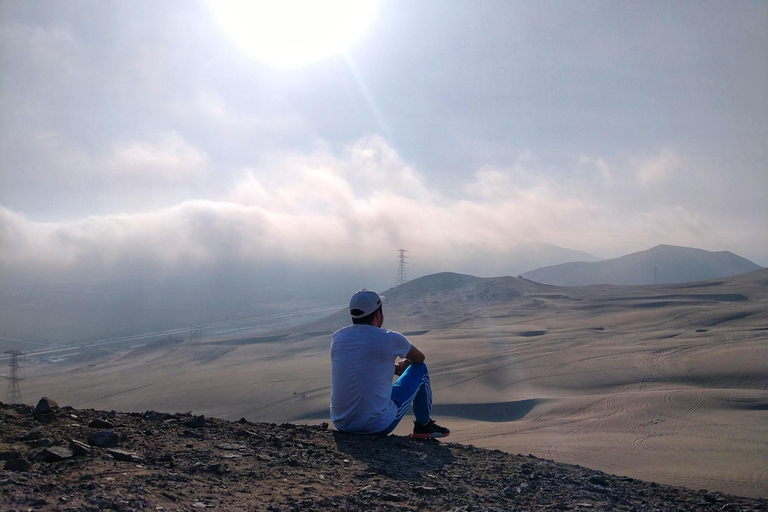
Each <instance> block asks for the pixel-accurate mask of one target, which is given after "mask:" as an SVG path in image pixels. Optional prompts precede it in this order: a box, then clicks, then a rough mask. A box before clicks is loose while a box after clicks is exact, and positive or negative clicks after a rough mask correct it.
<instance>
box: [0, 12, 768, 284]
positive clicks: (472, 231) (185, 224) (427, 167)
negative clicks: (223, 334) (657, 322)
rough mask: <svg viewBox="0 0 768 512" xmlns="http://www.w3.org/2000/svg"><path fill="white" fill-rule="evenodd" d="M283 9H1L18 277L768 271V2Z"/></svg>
mask: <svg viewBox="0 0 768 512" xmlns="http://www.w3.org/2000/svg"><path fill="white" fill-rule="evenodd" d="M220 4H221V2H217V4H216V5H220ZM292 5H293V4H292ZM266 6H272V8H274V9H278V7H277V4H275V3H273V2H266V3H264V4H251V6H250V7H249V8H245V7H244V6H243V5H240V6H238V5H235V11H234V14H231V13H230V14H228V13H227V12H223V10H221V11H220V10H215V9H212V7H211V4H209V3H207V2H203V1H199V2H193V3H189V2H175V1H172V2H166V3H164V4H163V5H162V6H159V5H157V4H155V3H152V2H142V1H139V2H131V3H127V4H123V3H116V2H101V3H96V4H94V3H90V2H80V1H74V2H67V3H58V2H47V3H44V7H42V8H41V4H40V3H34V4H32V3H28V2H17V1H3V2H2V3H0V12H1V14H2V16H0V29H1V30H2V45H1V46H0V57H2V58H1V59H0V71H1V73H0V95H2V97H3V101H2V103H0V121H2V132H0V167H1V168H2V174H1V175H0V244H1V245H0V284H2V283H8V282H9V281H10V280H12V279H13V278H19V279H20V278H22V277H27V278H30V279H33V278H34V279H37V280H39V281H41V282H66V281H78V280H93V281H108V280H119V279H142V278H155V277H167V276H194V275H199V274H204V275H207V274H216V273H217V272H227V273H235V272H236V271H238V270H242V272H241V273H240V276H244V275H247V274H248V273H262V274H276V275H280V274H285V275H297V274H299V275H302V274H303V275H307V276H310V275H311V274H312V273H321V274H322V273H329V274H334V275H335V274H339V275H343V274H347V275H350V276H360V279H361V281H365V282H366V284H368V285H372V286H380V285H381V284H386V283H390V282H393V280H394V277H395V272H396V265H397V260H396V258H397V253H396V251H397V250H398V249H400V248H404V249H408V250H409V251H411V252H410V256H412V259H411V260H409V263H410V266H409V267H408V271H409V272H410V273H411V274H412V275H415V276H420V275H427V274H430V273H434V272H437V271H454V272H460V273H467V274H472V275H479V276H494V275H510V274H515V273H518V272H523V271H526V270H531V269H532V267H530V266H526V265H525V264H520V261H522V260H524V259H525V258H528V261H535V257H532V256H531V254H535V251H536V250H537V249H536V248H537V247H538V248H540V247H542V245H543V244H553V245H554V246H557V247H561V248H565V249H568V250H570V251H580V252H582V253H590V254H592V255H593V256H595V257H597V258H600V259H607V258H614V257H617V256H621V255H624V254H629V253H632V252H636V251H640V250H645V249H648V248H650V247H653V246H656V245H659V244H672V245H680V246H687V247H696V248H701V249H705V250H709V251H731V252H733V253H735V254H738V255H740V256H743V257H745V258H747V259H749V260H751V261H753V262H755V263H757V264H758V265H761V266H768V227H767V225H766V223H765V219H766V218H768V203H766V201H765V197H766V195H768V194H767V193H768V172H766V171H767V169H766V163H765V154H766V153H765V151H766V142H765V141H766V140H768V123H766V119H768V32H766V30H765V27H766V22H768V5H766V4H765V2H760V1H745V2H739V3H736V4H723V3H717V2H693V1H685V2H676V3H673V4H658V3H645V2H618V3H617V2H607V1H598V2H592V3H581V2H578V3H577V2H573V3H568V2H554V1H549V2H532V1H516V2H501V1H492V2H482V3H472V2H467V3H450V4H444V3H442V2H440V3H437V2H419V3H417V4H414V3H412V2H404V1H393V2H373V3H370V4H366V3H361V2H352V3H349V4H347V5H346V6H344V5H343V3H342V4H340V6H339V5H335V4H333V3H325V4H323V8H322V9H321V10H320V11H312V7H311V4H305V5H303V6H302V4H298V5H293V7H292V11H290V12H288V13H287V14H286V13H285V12H273V11H265V10H263V9H265V8H266ZM368 7H370V9H368ZM337 9H340V10H337ZM345 9H346V10H345ZM214 11H215V12H214ZM257 26H258V27H262V28H261V29H259V30H254V27H257ZM270 27H272V28H276V30H275V31H274V32H269V31H268V30H267V29H269V28H270ZM256 33H258V34H262V33H263V34H267V33H272V35H271V36H267V37H266V38H264V39H261V40H253V37H254V34H256ZM283 36H285V37H283ZM321 50H322V51H321ZM390 276H391V277H390ZM384 277H386V281H384ZM377 279H381V280H382V283H381V284H380V283H378V282H376V280H377ZM371 281H374V282H373V283H371Z"/></svg>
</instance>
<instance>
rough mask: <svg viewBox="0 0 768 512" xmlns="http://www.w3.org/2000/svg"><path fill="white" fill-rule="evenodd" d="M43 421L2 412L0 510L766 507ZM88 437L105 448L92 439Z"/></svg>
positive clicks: (184, 426) (417, 461)
mask: <svg viewBox="0 0 768 512" xmlns="http://www.w3.org/2000/svg"><path fill="white" fill-rule="evenodd" d="M46 414H48V415H49V416H50V417H49V418H47V419H46V420H44V421H42V422H40V421H39V419H38V416H39V415H35V414H33V413H32V410H31V408H28V407H25V406H10V405H3V404H0V425H2V429H0V460H3V461H4V466H3V468H2V469H3V470H2V471H0V510H3V511H7V512H13V511H22V510H24V511H26V510H35V511H61V512H65V511H80V510H87V511H91V510H94V511H96V510H120V511H126V512H128V511H138V510H197V509H210V510H224V511H226V510H249V511H261V510H264V511H286V512H287V511H313V510H338V511H368V510H398V511H400V510H411V511H426V510H442V511H453V512H464V511H466V512H469V511H475V512H480V511H502V510H528V511H544V510H620V511H621V510H623V511H645V510H654V511H668V510H711V511H715V510H717V511H720V510H729V511H757V510H768V502H767V501H766V500H763V499H753V498H743V497H738V496H730V495H725V494H721V493H716V492H707V491H699V490H691V489H686V488H682V487H670V486H664V485H658V484H655V483H652V482H642V481H639V480H634V479H632V478H626V477H621V476H615V475H608V474H604V473H599V472H595V471H594V470H590V469H587V468H582V467H579V466H571V465H565V464H558V463H555V462H552V461H548V460H542V459H538V458H535V457H533V456H522V455H512V454H509V453H504V452H500V451H496V450H494V451H490V450H482V449H479V448H474V447H472V446H464V445H459V444H453V443H441V442H438V441H434V440H433V441H417V440H413V439H410V438H405V437H397V436H389V437H385V438H382V437H376V436H354V435H350V434H343V433H340V432H337V431H333V430H329V429H328V426H327V425H320V426H302V425H291V424H284V425H274V424H266V423H249V422H247V421H245V420H240V421H237V422H230V421H224V420H220V419H217V418H205V419H204V421H202V418H201V417H197V418H200V419H195V417H193V416H192V415H190V414H166V413H162V414H161V413H157V414H154V415H152V417H151V418H150V416H149V415H147V414H139V413H119V412H115V413H112V412H111V413H109V414H108V417H109V420H108V421H109V423H111V424H112V425H113V428H112V429H110V430H106V431H105V430H99V429H101V428H103V427H102V423H100V422H98V421H96V422H94V420H99V419H102V420H103V418H105V417H107V413H104V412H103V411H94V410H74V409H71V408H61V409H60V408H58V407H56V406H53V407H51V409H50V410H49V411H48V412H47V413H46ZM158 418H162V419H161V420H160V422H158ZM193 425H194V426H193ZM104 432H109V433H111V434H112V435H106V434H103V433H104ZM99 433H101V434H103V435H105V437H107V438H109V439H110V441H109V443H115V445H116V446H105V447H102V446H100V445H99V444H96V443H90V440H91V439H93V435H94V434H99ZM42 440H46V441H47V442H49V443H50V445H49V446H46V447H44V448H40V447H39V446H33V445H34V444H35V443H39V442H40V441H42ZM86 440H87V441H88V442H89V443H90V444H91V446H89V444H86ZM109 443H108V444H109Z"/></svg>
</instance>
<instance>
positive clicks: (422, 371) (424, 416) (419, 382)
mask: <svg viewBox="0 0 768 512" xmlns="http://www.w3.org/2000/svg"><path fill="white" fill-rule="evenodd" d="M392 401H393V402H395V404H396V405H397V414H396V415H395V419H394V421H392V423H391V424H390V425H389V426H388V427H387V428H385V429H384V430H382V431H381V432H378V434H379V435H383V436H386V435H388V434H390V433H391V432H392V431H393V430H395V427H397V425H398V423H400V420H401V419H403V416H404V415H405V413H406V412H408V409H409V408H410V407H411V404H413V414H414V415H415V416H416V421H418V422H419V423H421V424H422V425H425V424H427V423H429V419H430V415H431V413H432V388H431V387H430V385H429V373H428V372H427V365H425V364H424V363H418V364H411V365H410V366H409V367H408V368H406V369H405V371H404V372H403V374H402V375H400V378H399V379H397V381H395V383H394V384H392Z"/></svg>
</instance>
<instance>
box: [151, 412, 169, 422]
mask: <svg viewBox="0 0 768 512" xmlns="http://www.w3.org/2000/svg"><path fill="white" fill-rule="evenodd" d="M144 417H145V418H147V419H148V420H151V421H165V420H169V419H173V414H168V413H167V412H157V411H147V412H145V413H144Z"/></svg>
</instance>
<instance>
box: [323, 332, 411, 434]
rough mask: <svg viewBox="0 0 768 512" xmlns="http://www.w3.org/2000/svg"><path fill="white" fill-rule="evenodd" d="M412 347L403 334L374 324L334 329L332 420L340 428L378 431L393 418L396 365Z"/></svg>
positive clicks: (332, 348) (361, 431) (332, 346)
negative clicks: (396, 358) (396, 361)
mask: <svg viewBox="0 0 768 512" xmlns="http://www.w3.org/2000/svg"><path fill="white" fill-rule="evenodd" d="M410 348H411V344H410V342H409V341H408V340H407V339H406V338H405V336H403V335H402V334H400V333H397V332H394V331H388V330H385V329H381V328H379V327H376V326H373V325H366V324H359V325H350V326H348V327H345V328H343V329H340V330H339V331H337V332H336V333H334V335H333V342H332V343H331V373H332V391H331V420H333V423H334V425H336V427H337V428H339V429H341V430H345V431H349V432H360V433H376V432H379V431H381V430H383V429H385V428H386V427H387V426H388V425H389V424H390V423H391V422H392V421H393V419H394V418H395V414H396V412H397V407H396V406H395V404H394V403H393V402H392V400H391V394H392V377H393V375H394V373H393V372H394V366H393V365H394V361H395V357H398V356H399V357H405V356H406V354H407V353H408V351H409V350H410Z"/></svg>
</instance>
